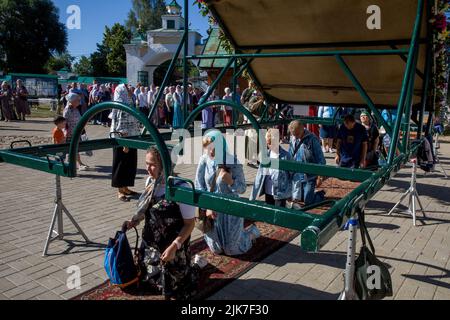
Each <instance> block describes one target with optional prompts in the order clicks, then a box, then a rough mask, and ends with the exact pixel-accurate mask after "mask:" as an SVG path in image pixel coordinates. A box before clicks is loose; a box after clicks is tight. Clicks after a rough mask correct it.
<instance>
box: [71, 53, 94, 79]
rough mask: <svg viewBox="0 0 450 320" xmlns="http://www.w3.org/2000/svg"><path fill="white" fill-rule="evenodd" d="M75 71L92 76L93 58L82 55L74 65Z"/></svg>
mask: <svg viewBox="0 0 450 320" xmlns="http://www.w3.org/2000/svg"><path fill="white" fill-rule="evenodd" d="M73 71H74V72H75V73H76V74H78V75H83V76H92V75H93V73H94V71H93V68H92V60H91V58H90V57H86V56H82V57H81V58H80V60H79V61H78V62H76V63H75V64H74V65H73Z"/></svg>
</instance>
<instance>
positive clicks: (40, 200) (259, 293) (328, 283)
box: [0, 119, 450, 300]
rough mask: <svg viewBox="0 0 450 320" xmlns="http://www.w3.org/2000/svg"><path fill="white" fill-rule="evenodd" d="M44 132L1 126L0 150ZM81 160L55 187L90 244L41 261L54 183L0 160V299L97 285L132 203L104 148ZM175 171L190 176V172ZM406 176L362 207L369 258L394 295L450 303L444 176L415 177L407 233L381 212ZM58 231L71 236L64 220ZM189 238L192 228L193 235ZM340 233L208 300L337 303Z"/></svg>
mask: <svg viewBox="0 0 450 320" xmlns="http://www.w3.org/2000/svg"><path fill="white" fill-rule="evenodd" d="M51 129H52V124H51V119H31V120H30V121H28V122H26V123H16V122H13V123H9V124H6V123H3V122H1V123H0V148H4V147H5V146H6V147H8V146H9V143H10V142H11V141H12V140H16V139H18V140H22V139H30V140H32V142H33V144H35V143H37V144H38V143H45V142H48V141H49V139H50V131H51ZM87 130H88V133H89V135H90V137H91V138H103V137H106V136H107V129H106V128H103V127H100V126H89V127H88V128H87ZM441 153H442V155H441V160H442V162H443V165H444V167H445V168H446V169H447V170H448V171H449V172H450V140H448V139H447V140H446V141H445V142H443V143H442V144H441ZM85 159H86V162H87V163H88V164H89V165H90V166H91V169H92V170H91V171H89V172H84V173H81V175H80V177H78V178H76V179H66V178H63V179H62V191H63V201H64V204H65V205H66V207H67V208H68V210H69V211H70V212H71V213H72V214H73V216H74V217H75V219H76V220H77V221H78V223H79V224H80V225H81V227H82V228H83V230H84V231H85V233H86V234H87V235H88V237H89V238H90V240H91V241H93V244H91V245H89V246H85V245H84V243H83V242H82V241H81V238H80V237H79V236H70V237H68V238H67V240H66V241H55V242H53V243H51V244H50V249H49V254H50V256H49V257H45V258H43V257H41V253H42V249H43V245H44V241H45V238H46V235H47V232H48V228H49V224H50V220H51V216H52V213H53V209H54V203H53V200H54V192H55V191H54V183H55V182H54V181H55V177H54V176H52V175H50V174H46V173H43V172H38V171H33V170H30V169H26V168H22V167H17V166H13V165H9V164H4V163H1V164H0V181H1V183H0V203H1V206H0V221H1V224H0V300H3V299H5V300H6V299H14V300H18V299H33V300H49V299H50V300H53V299H70V298H72V297H74V296H76V295H78V294H80V293H81V292H84V291H87V290H89V289H90V288H93V287H95V286H97V285H99V284H101V283H102V282H104V281H105V280H106V274H105V272H104V270H103V250H104V246H105V244H106V243H107V241H108V239H109V237H111V236H113V235H114V234H115V231H116V230H117V229H118V228H119V227H120V225H121V224H122V222H123V221H124V220H126V219H129V218H130V217H131V215H132V214H133V211H134V209H135V205H136V202H131V203H122V202H119V201H118V200H117V199H116V193H115V191H114V190H113V189H112V188H111V187H110V184H111V182H110V177H111V162H112V151H111V150H101V151H96V152H95V154H94V157H92V158H85ZM139 159H140V161H139V172H138V177H137V180H136V187H135V189H136V190H141V189H143V186H144V183H145V178H146V174H145V170H144V163H143V159H144V154H143V152H140V154H139ZM328 160H329V161H330V162H331V160H332V159H331V157H330V156H329V159H328ZM176 171H177V172H178V173H179V174H180V175H181V176H182V177H186V178H190V179H192V178H193V175H194V172H195V166H179V167H177V168H176ZM254 176H255V170H253V169H249V168H247V169H246V178H247V180H248V181H249V184H250V183H251V182H252V181H253V179H254ZM409 179H410V169H407V168H406V169H403V170H402V171H401V172H400V173H399V174H398V175H397V177H396V178H395V179H394V180H392V181H391V182H390V183H389V184H388V185H386V186H385V187H384V188H383V189H382V191H380V192H379V193H378V194H377V196H376V197H375V198H374V199H373V200H372V201H371V202H370V203H369V206H368V210H367V213H368V216H367V222H368V227H369V229H370V233H371V235H372V238H373V239H374V243H375V246H376V248H377V254H378V255H379V256H380V258H381V259H382V260H383V261H385V262H386V263H388V264H389V265H390V266H391V269H390V271H391V274H392V278H393V284H394V290H395V296H394V297H393V298H394V299H450V276H449V269H450V259H449V257H450V249H449V248H450V230H449V228H450V206H449V204H450V180H445V179H443V176H442V175H441V174H439V173H433V174H429V175H426V176H424V175H423V174H422V172H420V173H419V176H418V185H417V187H418V191H419V193H420V195H421V200H422V202H423V204H424V206H425V210H426V211H427V217H428V218H427V219H425V220H424V221H423V223H424V224H422V223H421V222H419V223H418V227H413V225H412V219H411V218H410V217H409V216H406V215H401V214H395V215H394V216H392V217H388V216H386V215H385V214H386V212H387V211H389V208H391V207H392V206H393V205H394V204H395V202H396V201H398V199H399V198H400V196H401V194H402V193H403V192H404V191H405V190H406V189H407V188H408V187H409ZM249 189H250V187H249ZM249 191H250V190H248V192H249ZM419 216H420V214H419ZM65 228H66V230H67V231H68V232H74V231H75V230H74V228H73V227H72V226H71V224H70V223H69V221H68V220H67V219H65ZM198 237H200V234H198V232H195V234H194V237H193V238H194V239H197V238H198ZM346 237H347V234H346V233H345V232H339V233H338V234H337V235H336V236H334V237H333V238H332V239H331V241H330V242H329V243H328V244H327V245H326V246H325V247H324V248H323V251H322V252H321V253H317V254H308V253H305V252H303V251H302V250H301V249H300V248H299V246H298V244H299V239H295V240H294V241H293V242H292V243H290V244H288V245H286V246H285V247H284V248H282V249H280V250H279V251H277V252H275V253H274V254H272V255H271V256H269V257H268V258H267V259H265V260H264V261H263V262H261V263H259V264H258V265H257V266H255V267H254V268H253V269H251V270H249V271H248V272H247V273H246V274H244V275H243V276H242V277H240V278H239V279H237V280H236V281H234V282H233V283H231V284H230V285H228V286H227V287H225V288H224V289H223V290H221V291H220V292H218V293H217V294H215V295H214V296H213V297H211V299H331V300H333V299H336V298H337V296H338V295H339V293H340V291H341V290H342V289H343V269H344V266H345V259H346V258H345V251H346V245H347V242H346ZM130 241H134V238H133V236H131V239H130ZM72 265H77V266H79V267H80V268H81V289H80V290H70V289H68V287H67V285H66V282H67V279H68V277H69V274H68V273H67V268H68V267H70V266H72Z"/></svg>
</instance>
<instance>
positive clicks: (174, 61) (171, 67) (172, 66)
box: [142, 30, 187, 135]
mask: <svg viewBox="0 0 450 320" xmlns="http://www.w3.org/2000/svg"><path fill="white" fill-rule="evenodd" d="M186 38H187V32H186V30H185V31H184V33H183V37H182V39H181V42H180V44H179V45H178V48H177V51H176V52H175V55H174V56H173V58H172V61H171V62H170V65H169V69H168V70H167V72H166V75H165V76H164V80H163V83H162V85H161V87H160V89H159V91H158V94H157V95H156V99H155V102H153V106H152V109H151V110H150V115H149V116H148V118H149V119H151V118H152V116H153V113H154V112H155V110H156V108H157V107H158V103H159V101H160V100H161V97H162V95H163V92H164V89H165V88H166V87H167V84H168V83H169V79H170V76H171V75H172V74H173V71H174V70H175V67H176V65H177V60H178V56H179V55H180V53H181V49H182V48H183V45H184V41H185V39H186ZM146 132H147V129H146V128H144V130H143V131H142V134H143V135H144V134H146Z"/></svg>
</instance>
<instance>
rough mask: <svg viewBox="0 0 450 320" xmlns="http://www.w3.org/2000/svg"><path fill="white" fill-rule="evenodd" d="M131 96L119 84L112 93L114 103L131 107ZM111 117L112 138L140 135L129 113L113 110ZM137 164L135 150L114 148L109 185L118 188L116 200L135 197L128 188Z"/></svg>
mask: <svg viewBox="0 0 450 320" xmlns="http://www.w3.org/2000/svg"><path fill="white" fill-rule="evenodd" d="M132 95H133V92H132V91H131V90H130V89H129V88H128V85H126V84H120V85H119V86H118V87H117V88H116V90H115V92H114V101H116V102H121V103H123V104H126V105H129V106H131V105H132ZM111 116H112V124H111V133H113V135H114V136H119V137H132V136H138V135H139V134H140V130H139V121H138V120H137V119H136V118H135V117H133V116H132V115H130V114H129V113H127V112H123V111H121V110H117V109H113V112H112V114H111ZM137 163H138V157H137V150H136V149H131V148H128V147H118V148H114V153H113V168H112V183H111V185H112V187H113V188H118V199H119V200H120V201H123V202H129V201H130V198H129V197H130V196H136V195H137V193H136V192H134V191H131V190H130V189H128V187H134V182H135V179H136V173H137Z"/></svg>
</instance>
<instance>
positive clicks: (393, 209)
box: [388, 190, 409, 216]
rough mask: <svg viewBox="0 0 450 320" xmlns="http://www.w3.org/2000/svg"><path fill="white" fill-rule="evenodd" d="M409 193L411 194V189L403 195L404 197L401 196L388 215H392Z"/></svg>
mask: <svg viewBox="0 0 450 320" xmlns="http://www.w3.org/2000/svg"><path fill="white" fill-rule="evenodd" d="M408 195H409V190H408V191H407V192H406V193H404V194H403V195H402V197H401V198H400V201H399V202H397V204H396V205H395V206H394V207H393V208H392V209H391V211H389V213H388V216H391V215H392V214H393V213H394V211H395V209H397V207H398V206H399V205H400V204H401V203H402V202H403V200H405V198H406V197H407V196H408Z"/></svg>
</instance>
